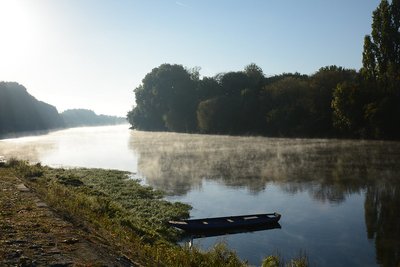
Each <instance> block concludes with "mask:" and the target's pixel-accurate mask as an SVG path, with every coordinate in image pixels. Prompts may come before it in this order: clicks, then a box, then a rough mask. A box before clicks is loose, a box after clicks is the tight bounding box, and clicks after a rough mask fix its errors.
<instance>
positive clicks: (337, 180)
mask: <svg viewBox="0 0 400 267" xmlns="http://www.w3.org/2000/svg"><path fill="white" fill-rule="evenodd" d="M130 147H131V149H133V150H134V151H136V152H137V153H138V155H139V162H138V169H139V171H140V172H141V173H142V174H143V175H144V176H145V177H146V178H147V181H148V182H149V183H150V184H151V185H153V186H155V187H157V188H162V189H164V190H166V191H167V192H169V193H173V194H185V193H186V192H187V191H188V190H190V189H191V188H193V187H199V186H201V183H202V180H203V179H204V178H206V179H214V180H217V179H218V180H221V181H223V183H224V184H225V185H227V186H232V187H246V188H248V189H249V190H250V191H251V192H254V193H257V192H260V191H262V190H264V189H265V186H266V184H267V183H268V182H275V183H278V184H280V185H281V187H282V188H283V189H284V190H285V191H287V192H295V191H308V192H309V193H310V194H311V195H312V196H313V197H314V198H315V199H319V200H322V201H334V202H337V201H343V200H344V199H346V196H347V195H349V194H352V193H354V192H360V190H362V189H365V188H366V186H367V185H368V184H370V183H371V182H373V181H374V180H375V179H381V178H382V177H383V178H387V177H392V176H393V175H396V174H399V173H400V166H398V164H397V162H398V160H399V159H400V144H399V143H383V142H366V141H338V140H315V139H279V138H262V137H229V136H209V135H188V134H177V133H148V132H146V133H143V132H136V131H135V132H133V134H132V136H131V139H130Z"/></svg>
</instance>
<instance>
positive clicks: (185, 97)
mask: <svg viewBox="0 0 400 267" xmlns="http://www.w3.org/2000/svg"><path fill="white" fill-rule="evenodd" d="M193 77H198V75H197V74H194V73H189V72H188V71H187V70H186V69H185V68H184V67H183V66H181V65H176V64H175V65H171V64H162V65H160V66H159V67H158V68H154V69H153V70H152V71H151V72H150V73H148V74H147V75H146V76H145V78H144V79H143V80H142V84H141V85H140V86H138V87H137V88H136V89H135V90H134V92H135V96H136V104H137V106H136V107H134V108H133V110H132V111H131V112H129V113H128V119H129V122H130V123H131V124H132V126H133V127H134V128H137V129H142V130H170V131H177V132H192V131H194V130H195V129H196V106H197V97H196V91H195V88H196V82H195V81H194V80H193V79H192V78H193Z"/></svg>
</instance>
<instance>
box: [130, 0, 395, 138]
mask: <svg viewBox="0 0 400 267" xmlns="http://www.w3.org/2000/svg"><path fill="white" fill-rule="evenodd" d="M399 26H400V0H394V1H392V2H391V4H389V3H388V1H386V0H383V1H382V2H381V3H380V5H379V6H378V8H377V9H376V10H375V11H374V13H373V24H372V34H371V35H372V37H371V36H366V37H365V44H364V52H363V68H362V69H361V70H360V71H356V70H351V69H345V68H342V67H338V66H327V67H323V68H321V69H319V70H318V71H317V72H316V73H314V74H312V75H301V74H299V73H284V74H281V75H276V76H272V77H266V76H265V75H264V73H263V71H262V69H261V68H260V67H259V66H257V65H255V64H250V65H248V66H246V67H245V69H244V70H242V71H232V72H227V73H220V74H217V75H215V76H214V77H202V78H200V75H199V72H198V69H196V68H195V69H185V68H184V67H183V66H181V65H171V64H162V65H160V66H159V67H157V68H154V69H153V70H152V71H151V72H150V73H148V74H147V75H146V77H145V78H144V79H143V81H142V84H141V85H140V86H139V87H137V88H136V89H135V90H134V92H135V96H136V106H135V107H134V108H133V109H132V111H130V112H129V113H128V120H129V122H130V123H131V124H132V126H133V128H135V129H139V130H150V131H177V132H200V133H213V134H257V135H267V136H287V137H351V138H379V139H399V137H400V116H398V115H399V114H400V86H399V85H400V33H399Z"/></svg>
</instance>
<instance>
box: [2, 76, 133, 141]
mask: <svg viewBox="0 0 400 267" xmlns="http://www.w3.org/2000/svg"><path fill="white" fill-rule="evenodd" d="M120 123H126V118H121V117H114V116H106V115H96V114H95V113H94V112H93V111H91V110H82V109H80V110H67V111H64V112H63V113H61V114H59V113H58V111H57V109H56V108H55V107H54V106H52V105H49V104H47V103H44V102H42V101H38V100H37V99H36V98H34V97H33V96H32V95H30V94H29V93H28V92H27V90H26V88H25V87H24V86H22V85H20V84H18V83H16V82H0V138H4V137H8V136H16V135H20V134H21V133H25V132H42V131H48V130H50V129H60V128H65V127H75V126H94V125H111V124H120Z"/></svg>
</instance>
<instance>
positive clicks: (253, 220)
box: [169, 212, 281, 232]
mask: <svg viewBox="0 0 400 267" xmlns="http://www.w3.org/2000/svg"><path fill="white" fill-rule="evenodd" d="M280 218H281V215H280V214H278V213H276V212H275V213H265V214H252V215H241V216H229V217H216V218H204V219H191V220H180V221H169V224H170V225H172V226H174V227H176V228H179V229H182V230H185V231H192V232H195V231H207V230H219V229H234V228H243V227H254V226H260V225H265V224H275V223H277V222H278V221H279V219H280Z"/></svg>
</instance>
